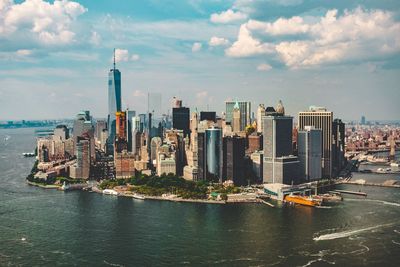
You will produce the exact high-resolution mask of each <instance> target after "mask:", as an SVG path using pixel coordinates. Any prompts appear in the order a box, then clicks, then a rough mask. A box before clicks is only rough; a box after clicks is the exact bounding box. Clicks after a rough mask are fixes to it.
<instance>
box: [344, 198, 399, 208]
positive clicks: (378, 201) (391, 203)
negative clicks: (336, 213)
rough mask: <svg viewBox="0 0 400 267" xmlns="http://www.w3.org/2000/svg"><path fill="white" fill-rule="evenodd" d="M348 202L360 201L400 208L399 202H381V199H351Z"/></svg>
mask: <svg viewBox="0 0 400 267" xmlns="http://www.w3.org/2000/svg"><path fill="white" fill-rule="evenodd" d="M346 201H358V202H365V201H367V202H375V203H381V204H384V205H390V206H396V207H400V203H397V202H389V201H385V200H379V199H355V198H354V199H353V198H349V199H346Z"/></svg>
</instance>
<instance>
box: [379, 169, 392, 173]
mask: <svg viewBox="0 0 400 267" xmlns="http://www.w3.org/2000/svg"><path fill="white" fill-rule="evenodd" d="M391 171H392V169H390V168H378V169H377V170H376V172H377V173H390V172H391Z"/></svg>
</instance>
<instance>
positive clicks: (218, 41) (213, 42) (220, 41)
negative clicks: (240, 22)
mask: <svg viewBox="0 0 400 267" xmlns="http://www.w3.org/2000/svg"><path fill="white" fill-rule="evenodd" d="M228 44H229V40H227V39H225V38H222V37H216V36H213V37H211V39H210V41H209V42H208V45H209V46H225V45H228Z"/></svg>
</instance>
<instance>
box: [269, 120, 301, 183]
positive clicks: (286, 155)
mask: <svg viewBox="0 0 400 267" xmlns="http://www.w3.org/2000/svg"><path fill="white" fill-rule="evenodd" d="M292 127H293V118H292V117H288V116H266V117H265V119H264V133H263V135H264V137H263V141H264V145H263V148H264V164H263V168H264V169H263V182H264V183H281V184H298V183H300V181H301V180H300V173H299V160H298V158H297V157H295V156H293V151H292Z"/></svg>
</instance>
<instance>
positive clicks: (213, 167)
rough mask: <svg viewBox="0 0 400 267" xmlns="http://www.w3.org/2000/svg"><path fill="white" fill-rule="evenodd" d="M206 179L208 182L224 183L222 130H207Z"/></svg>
mask: <svg viewBox="0 0 400 267" xmlns="http://www.w3.org/2000/svg"><path fill="white" fill-rule="evenodd" d="M205 150H206V151H205V155H206V156H205V159H206V162H205V163H206V169H205V175H206V176H205V178H206V180H207V181H215V182H222V177H223V176H222V168H223V155H222V151H223V147H222V130H221V129H220V128H215V127H213V128H210V129H207V130H205Z"/></svg>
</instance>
